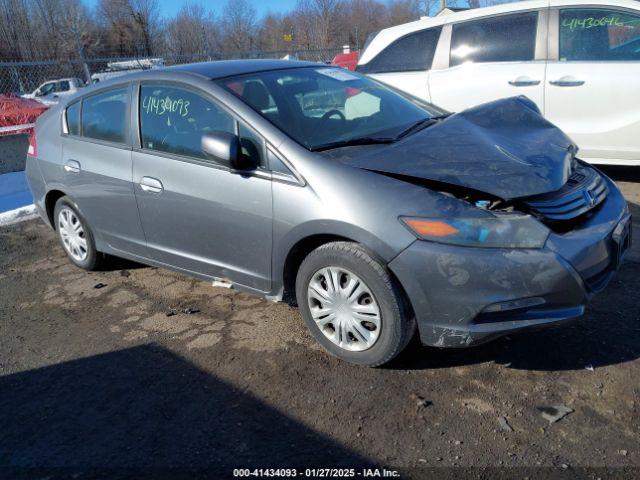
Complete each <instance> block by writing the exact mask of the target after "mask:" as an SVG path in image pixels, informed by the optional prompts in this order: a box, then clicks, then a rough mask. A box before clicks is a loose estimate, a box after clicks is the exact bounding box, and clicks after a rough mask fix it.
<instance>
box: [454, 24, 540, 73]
mask: <svg viewBox="0 0 640 480" xmlns="http://www.w3.org/2000/svg"><path fill="white" fill-rule="evenodd" d="M537 23H538V13H537V12H526V13H518V14H515V15H501V16H499V17H492V18H486V19H482V20H473V21H469V22H463V23H458V24H454V25H453V29H452V32H451V54H450V59H449V66H451V67H453V66H455V65H460V64H461V63H466V62H475V63H486V62H525V61H530V60H533V59H534V56H535V49H536V30H537Z"/></svg>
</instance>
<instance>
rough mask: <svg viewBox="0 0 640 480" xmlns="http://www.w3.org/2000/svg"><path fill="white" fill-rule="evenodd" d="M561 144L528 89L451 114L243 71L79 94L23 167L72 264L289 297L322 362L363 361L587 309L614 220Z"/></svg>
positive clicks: (606, 201) (619, 203)
mask: <svg viewBox="0 0 640 480" xmlns="http://www.w3.org/2000/svg"><path fill="white" fill-rule="evenodd" d="M575 152H576V147H575V145H574V144H573V143H572V142H571V140H570V139H568V138H567V137H566V136H565V135H564V134H563V133H562V132H561V131H560V130H559V129H558V128H556V127H554V126H553V125H551V124H550V123H549V122H548V121H546V120H545V119H544V118H543V117H542V116H541V115H540V112H539V110H538V109H537V108H536V106H535V104H533V103H532V102H531V101H529V100H527V99H526V98H524V97H518V98H511V99H506V100H498V101H495V102H493V103H490V104H487V105H483V106H479V107H475V108H472V109H469V110H466V111H463V112H460V113H457V114H452V115H449V114H446V113H445V112H443V111H441V110H440V109H438V108H436V107H433V106H431V105H428V104H426V103H425V102H422V101H417V100H413V99H411V98H409V97H408V96H405V95H403V94H400V93H397V91H396V90H394V89H391V88H387V87H386V86H384V85H383V84H380V83H379V82H377V81H374V80H372V79H370V78H367V77H365V76H363V75H360V74H357V73H354V72H349V71H347V70H344V69H341V68H336V67H330V66H327V65H323V64H317V63H308V62H299V61H293V60H291V61H285V60H244V61H242V60H241V61H225V62H211V63H201V64H193V65H180V66H177V67H172V68H168V69H162V70H150V71H146V72H142V73H138V74H134V75H129V76H127V77H121V78H116V79H113V80H110V81H109V82H105V83H104V84H103V83H101V84H99V85H94V86H91V87H88V89H87V90H86V91H85V92H83V94H82V95H79V96H77V97H76V98H73V99H69V100H67V101H66V102H65V103H64V104H62V105H58V106H57V107H55V108H53V109H51V110H49V111H48V112H46V113H44V114H43V115H42V116H41V117H40V118H39V119H38V122H37V124H36V128H35V134H34V136H32V140H31V145H30V147H29V155H28V157H27V170H26V172H27V178H28V180H29V185H30V187H31V191H32V192H33V196H34V199H35V204H36V207H37V209H38V211H39V212H40V215H41V216H42V218H43V219H44V220H45V222H47V223H48V224H50V225H51V226H52V227H53V228H54V229H55V230H56V231H57V233H58V235H59V238H60V242H61V244H62V247H63V248H64V250H65V252H66V254H67V255H68V257H69V259H70V260H71V261H72V262H73V263H74V264H76V265H77V266H79V267H82V268H85V269H93V268H95V267H97V266H98V264H99V263H100V262H101V261H103V260H104V257H103V253H104V254H110V255H115V256H121V257H125V258H129V259H132V260H136V261H139V262H142V263H146V264H151V265H156V266H159V267H164V268H170V269H174V270H177V271H180V272H183V273H186V274H189V275H193V276H195V277H198V278H202V279H206V280H216V279H224V280H226V281H228V282H232V283H233V284H234V285H235V287H236V288H238V289H241V290H245V291H249V292H252V293H255V294H258V295H263V296H266V297H267V298H270V299H272V300H287V301H289V300H292V299H297V305H298V306H299V308H300V311H301V313H302V317H303V318H304V321H305V323H306V324H307V326H308V328H309V329H310V331H311V333H312V334H313V335H314V337H315V338H316V339H317V340H318V342H319V343H320V344H321V345H322V346H323V347H324V348H325V349H326V350H327V351H329V352H330V353H332V354H333V355H336V356H338V357H340V358H342V359H344V360H347V361H349V362H353V363H357V364H361V365H372V366H373V365H381V364H383V363H385V362H387V361H389V360H390V359H392V358H393V357H394V356H395V355H397V354H398V353H399V352H400V351H401V350H402V349H403V348H404V347H405V346H406V345H407V344H408V342H409V340H410V339H411V338H412V337H413V335H414V332H415V331H416V329H417V330H418V332H419V335H420V338H421V340H422V342H423V343H425V344H429V345H436V346H439V347H468V346H470V345H474V344H477V343H480V342H484V341H487V340H490V339H492V338H495V337H498V336H500V335H504V334H507V333H511V332H514V331H519V330H522V329H527V328H532V327H542V326H548V325H558V324H562V323H563V322H565V321H567V320H569V319H572V318H574V317H578V316H580V315H582V313H583V312H584V308H585V305H586V304H587V302H588V300H589V298H590V297H591V296H592V295H593V294H594V293H595V292H598V291H600V290H602V289H603V288H604V287H605V286H606V285H607V283H608V282H609V280H610V279H611V278H612V275H613V274H614V272H615V270H616V269H617V268H618V266H619V265H620V262H621V261H622V258H623V256H624V253H625V252H626V251H627V250H628V248H629V245H630V241H631V239H630V233H629V232H630V225H631V221H630V214H629V209H628V207H627V205H626V202H625V200H624V198H623V197H622V194H621V193H620V191H619V190H618V188H617V187H616V185H615V184H614V183H613V182H612V181H611V180H610V179H609V178H607V177H606V176H605V175H603V174H602V173H600V172H598V171H597V170H595V169H593V168H591V167H590V166H589V165H587V164H585V163H583V162H581V161H580V160H578V159H577V158H576V157H575ZM273 328H277V326H276V325H274V326H273ZM256 334H257V335H258V334H259V332H256ZM284 336H286V335H285V333H283V337H284Z"/></svg>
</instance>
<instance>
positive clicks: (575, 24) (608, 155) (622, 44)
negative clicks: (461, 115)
mask: <svg viewBox="0 0 640 480" xmlns="http://www.w3.org/2000/svg"><path fill="white" fill-rule="evenodd" d="M357 70H358V71H360V72H362V73H366V74H369V75H372V76H373V77H375V78H377V79H378V80H380V81H382V82H385V83H388V84H390V85H392V86H394V87H397V88H399V89H402V90H404V91H406V92H409V93H411V94H412V95H415V96H417V97H419V98H422V99H425V100H428V101H430V102H433V103H434V104H436V105H438V106H441V107H443V108H445V109H447V110H450V111H461V110H464V109H465V108H468V107H470V106H473V105H477V104H480V103H483V102H488V101H491V100H495V99H498V98H504V97H509V96H513V95H526V96H527V97H529V98H530V99H531V100H533V101H534V102H535V103H536V104H537V105H538V107H539V108H540V110H541V111H542V113H543V114H544V116H545V117H546V118H548V119H549V120H550V121H551V122H553V123H554V124H555V125H557V126H558V127H560V128H561V129H562V130H563V131H564V132H565V133H567V134H568V135H569V136H570V137H571V138H572V139H573V140H574V141H575V142H576V144H577V145H579V146H580V158H582V159H583V160H586V161H588V162H593V163H610V164H621V165H640V94H639V92H640V2H638V1H633V0H592V1H580V0H550V1H548V0H544V1H542V0H534V1H526V2H519V3H510V4H505V5H499V6H494V7H488V8H481V9H475V10H467V11H462V12H458V13H448V14H445V15H441V16H437V17H434V18H425V19H421V20H419V21H416V22H412V23H407V24H404V25H399V26H396V27H392V28H388V29H385V30H382V31H380V32H379V33H378V34H377V35H375V37H374V38H373V39H372V40H371V41H370V42H369V43H368V45H367V46H366V48H365V49H364V51H363V52H362V53H361V56H360V60H359V63H358V67H357Z"/></svg>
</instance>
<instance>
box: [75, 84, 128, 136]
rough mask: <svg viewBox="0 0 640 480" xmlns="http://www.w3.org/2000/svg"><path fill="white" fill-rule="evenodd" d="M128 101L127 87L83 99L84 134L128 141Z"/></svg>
mask: <svg viewBox="0 0 640 480" xmlns="http://www.w3.org/2000/svg"><path fill="white" fill-rule="evenodd" d="M128 103H129V91H128V89H127V88H119V89H116V90H109V91H107V92H103V93H98V94H96V95H92V96H90V97H86V98H85V99H84V100H83V101H82V136H83V137H88V138H95V139H96V140H106V141H109V142H118V143H126V141H127V135H126V132H127V125H128V123H129V122H127V104H128Z"/></svg>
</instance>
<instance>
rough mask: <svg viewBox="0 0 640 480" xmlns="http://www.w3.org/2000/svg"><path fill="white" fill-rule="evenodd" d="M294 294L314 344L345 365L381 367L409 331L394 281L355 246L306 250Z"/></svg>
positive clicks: (412, 322) (410, 326)
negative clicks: (320, 346) (319, 345)
mask: <svg viewBox="0 0 640 480" xmlns="http://www.w3.org/2000/svg"><path fill="white" fill-rule="evenodd" d="M296 296H297V300H298V305H299V308H300V310H301V313H302V317H303V318H304V320H305V323H306V324H307V327H308V328H309V330H310V331H311V333H312V334H313V336H314V337H315V338H316V340H317V341H318V342H319V343H320V344H321V345H322V346H323V347H324V348H325V349H326V350H327V351H328V352H329V353H331V354H333V355H335V356H336V357H338V358H341V359H343V360H346V361H348V362H350V363H355V364H358V365H367V366H372V367H373V366H379V365H382V364H384V363H386V362H388V361H389V360H391V359H392V358H394V357H395V356H396V355H397V354H398V353H400V352H401V351H402V350H403V349H404V347H405V346H406V345H407V344H408V343H409V340H411V337H412V336H413V334H414V333H415V320H414V319H413V316H412V315H411V314H410V309H409V308H407V302H406V301H405V299H404V296H403V293H402V291H401V289H400V288H399V286H398V285H397V283H396V281H395V280H394V279H393V278H392V276H391V274H390V273H389V271H388V270H387V269H386V267H385V266H384V265H383V264H382V263H381V262H380V261H378V260H377V259H375V258H374V257H373V256H372V255H371V254H370V253H369V252H368V251H367V250H366V249H364V248H363V247H362V246H360V245H358V244H356V243H351V242H333V243H328V244H325V245H322V246H321V247H319V248H317V249H316V250H314V251H313V252H311V253H310V254H309V255H308V256H307V258H305V260H304V261H303V262H302V265H301V266H300V269H299V271H298V276H297V279H296Z"/></svg>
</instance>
